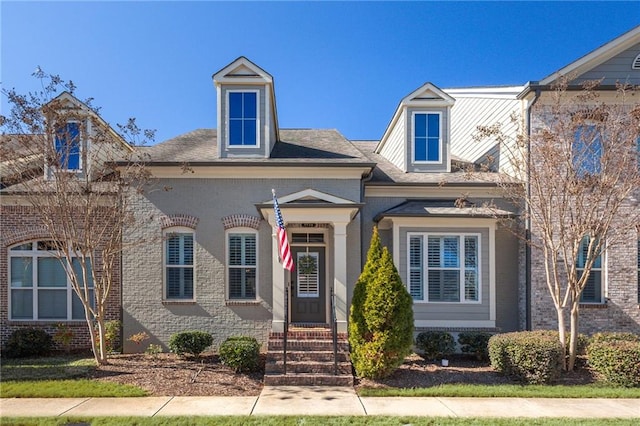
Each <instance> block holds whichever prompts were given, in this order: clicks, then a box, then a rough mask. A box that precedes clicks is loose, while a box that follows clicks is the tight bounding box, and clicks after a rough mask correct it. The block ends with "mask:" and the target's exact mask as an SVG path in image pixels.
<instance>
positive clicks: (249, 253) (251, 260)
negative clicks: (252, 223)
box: [243, 235, 256, 266]
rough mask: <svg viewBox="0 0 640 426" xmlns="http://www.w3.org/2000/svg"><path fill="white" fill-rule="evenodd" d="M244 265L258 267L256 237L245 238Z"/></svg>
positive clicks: (246, 236) (248, 236) (247, 236)
mask: <svg viewBox="0 0 640 426" xmlns="http://www.w3.org/2000/svg"><path fill="white" fill-rule="evenodd" d="M243 265H246V266H255V265H256V236H255V235H245V236H244V262H243Z"/></svg>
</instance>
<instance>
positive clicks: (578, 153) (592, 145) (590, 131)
mask: <svg viewBox="0 0 640 426" xmlns="http://www.w3.org/2000/svg"><path fill="white" fill-rule="evenodd" d="M572 151H573V152H572V154H573V167H574V169H575V171H576V174H577V175H578V176H585V175H595V174H598V173H600V171H601V163H600V160H601V158H602V135H601V133H600V130H599V129H598V128H597V127H596V126H595V125H593V124H588V125H582V126H578V128H577V129H576V132H575V136H574V141H573V147H572Z"/></svg>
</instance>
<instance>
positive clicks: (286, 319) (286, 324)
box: [282, 284, 289, 374]
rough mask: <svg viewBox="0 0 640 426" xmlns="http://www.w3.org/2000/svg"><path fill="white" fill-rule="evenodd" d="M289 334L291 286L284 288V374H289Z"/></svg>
mask: <svg viewBox="0 0 640 426" xmlns="http://www.w3.org/2000/svg"><path fill="white" fill-rule="evenodd" d="M288 334H289V284H285V286H284V338H283V339H282V374H287V335H288Z"/></svg>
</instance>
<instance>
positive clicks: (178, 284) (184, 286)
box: [167, 267, 193, 299]
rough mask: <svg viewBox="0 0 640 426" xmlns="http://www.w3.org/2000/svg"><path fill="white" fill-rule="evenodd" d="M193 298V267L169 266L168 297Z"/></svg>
mask: <svg viewBox="0 0 640 426" xmlns="http://www.w3.org/2000/svg"><path fill="white" fill-rule="evenodd" d="M192 298H193V268H192V267H187V268H167V299H192Z"/></svg>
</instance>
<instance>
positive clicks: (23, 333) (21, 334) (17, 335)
mask: <svg viewBox="0 0 640 426" xmlns="http://www.w3.org/2000/svg"><path fill="white" fill-rule="evenodd" d="M52 345H53V338H52V337H51V336H50V335H49V334H48V333H47V332H46V331H44V330H43V329H41V328H20V329H18V330H15V331H14V332H13V333H11V335H10V336H9V339H8V340H7V345H6V349H5V354H6V355H7V356H8V357H10V358H25V357H30V356H42V355H47V354H48V353H49V352H50V351H51V347H52Z"/></svg>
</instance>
